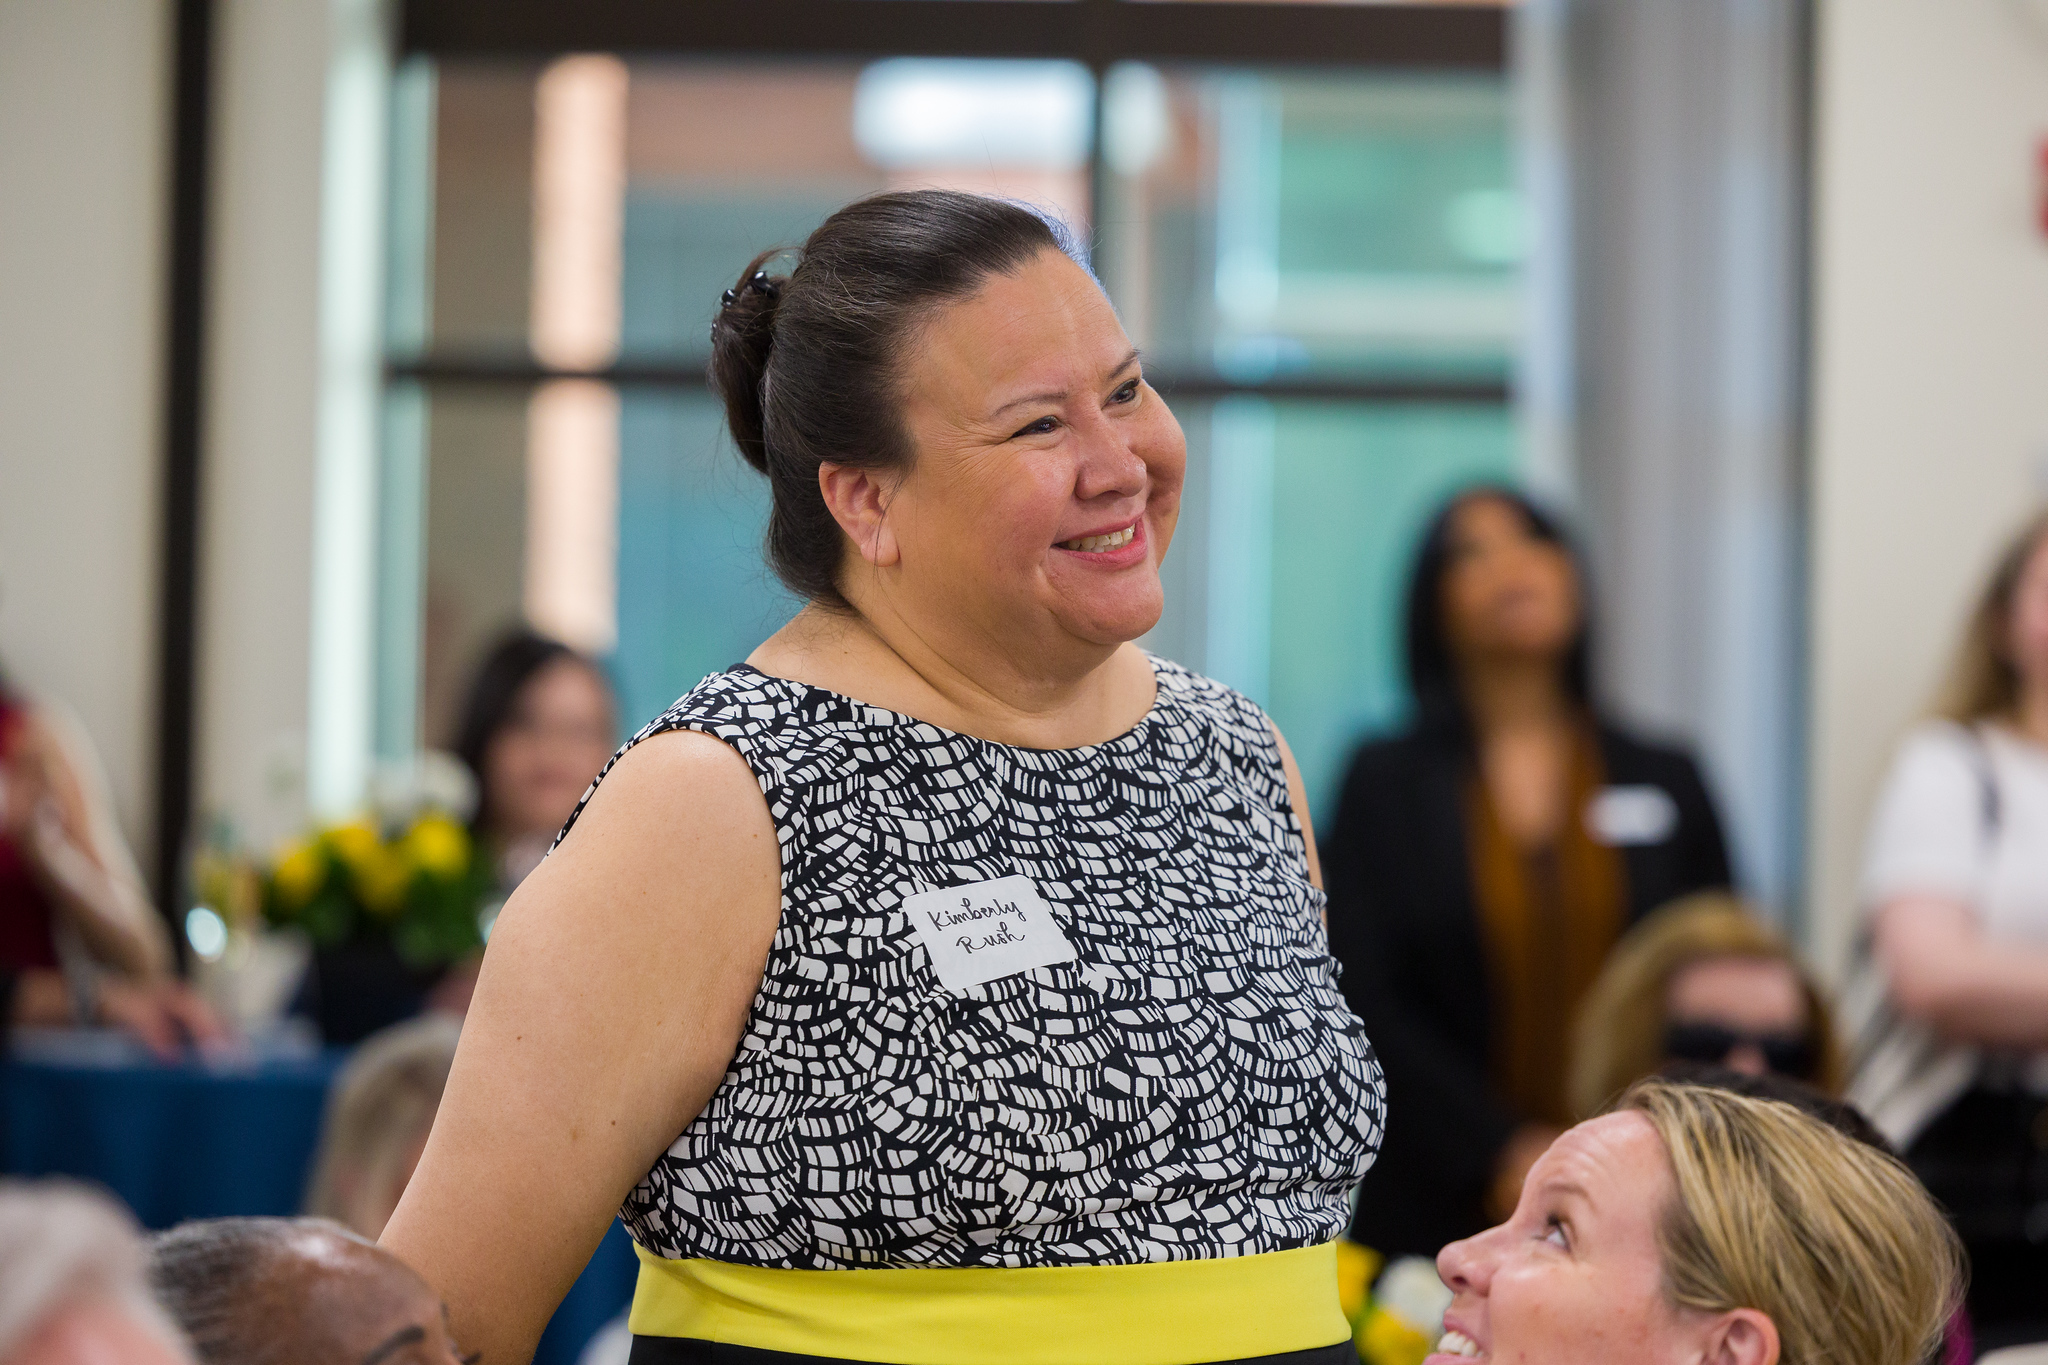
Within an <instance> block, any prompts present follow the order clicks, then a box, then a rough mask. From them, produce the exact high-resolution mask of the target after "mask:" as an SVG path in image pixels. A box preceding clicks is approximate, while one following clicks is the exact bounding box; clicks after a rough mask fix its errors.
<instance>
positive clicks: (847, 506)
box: [818, 463, 903, 569]
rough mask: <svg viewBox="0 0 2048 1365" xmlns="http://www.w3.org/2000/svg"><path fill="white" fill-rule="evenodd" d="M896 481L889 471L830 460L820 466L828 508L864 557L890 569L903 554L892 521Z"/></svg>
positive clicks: (819, 490)
mask: <svg viewBox="0 0 2048 1365" xmlns="http://www.w3.org/2000/svg"><path fill="white" fill-rule="evenodd" d="M895 484H896V480H895V478H894V477H893V476H892V473H891V471H888V470H882V469H856V468H854V467H853V466H851V465H843V464H830V463H825V464H820V465H819V466H818V492H819V493H820V494H821V495H823V497H824V499H825V507H826V510H828V511H830V512H831V513H832V520H834V521H836V522H838V523H839V529H840V530H842V531H844V532H846V538H847V539H848V540H851V541H852V542H853V548H854V549H855V550H856V551H858V552H859V554H860V557H861V558H862V559H865V560H866V561H867V562H868V563H870V564H872V565H874V566H875V567H876V568H878V569H886V568H890V567H892V566H893V565H895V564H896V562H897V561H898V560H900V559H901V558H902V557H903V553H902V548H901V547H900V546H898V545H897V543H896V536H895V533H894V532H893V531H892V530H891V529H890V528H889V524H888V515H889V502H890V499H891V498H893V497H894V496H895V493H896V488H895Z"/></svg>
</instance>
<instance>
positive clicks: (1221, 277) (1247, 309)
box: [1099, 63, 1522, 381]
mask: <svg viewBox="0 0 2048 1365" xmlns="http://www.w3.org/2000/svg"><path fill="white" fill-rule="evenodd" d="M1509 114H1510V108H1509V94H1508V89H1507V85H1506V82H1505V80H1504V79H1502V78H1501V77H1498V76H1484V75H1472V76H1462V75H1442V74H1437V75H1427V76H1424V75H1415V74H1385V73H1375V74H1364V73H1313V74H1282V73H1273V72H1263V71H1249V70H1235V71H1233V70H1218V69H1213V68H1212V69H1200V68H1192V69H1189V68H1180V69H1176V68H1167V69H1164V70H1160V69H1155V68H1152V67H1149V66H1144V65H1140V64H1136V63H1126V64H1124V65H1122V66H1119V67H1116V68H1115V69H1113V70H1112V71H1111V72H1110V75H1109V78H1108V81H1107V83H1106V84H1105V87H1104V99H1103V118H1104V125H1103V148H1104V153H1105V161H1106V164H1107V169H1108V171H1109V174H1108V175H1107V176H1106V177H1105V182H1104V191H1105V193H1104V212H1103V217H1102V232H1101V240H1100V249H1099V259H1100V261H1101V265H1102V272H1103V278H1104V279H1105V281H1107V283H1108V285H1109V288H1110V292H1111V294H1112V295H1113V296H1114V297H1115V298H1116V300H1117V302H1118V305H1119V307H1120V309H1121V310H1122V311H1123V316H1124V321H1125V325H1126V327H1127V328H1129V329H1130V331H1131V332H1132V335H1133V337H1134V338H1136V339H1137V340H1138V343H1139V344H1140V345H1141V346H1143V347H1144V348H1145V349H1146V350H1147V351H1148V352H1149V353H1150V354H1151V355H1153V356H1154V357H1155V358H1156V359H1158V360H1159V361H1161V362H1163V363H1164V364H1165V365H1166V366H1167V367H1169V368H1172V369H1175V370H1185V369H1195V370H1214V371H1217V372H1220V373H1222V374H1224V375H1227V376H1230V377H1233V378H1240V379H1259V378H1267V377H1271V376H1274V375H1285V374H1296V373H1314V374H1328V375H1331V376H1342V375H1355V376H1361V377H1365V376H1370V377H1389V378H1444V379H1455V380H1482V381H1483V380H1494V379H1500V378H1503V377H1505V376H1506V375H1507V373H1508V370H1509V367H1510V363H1511V357H1512V355H1513V351H1514V347H1515V338H1516V331H1517V327H1518V317H1517V310H1518V308H1519V289H1518V281H1519V270H1518V266H1519V261H1520V257H1521V254H1522V241H1521V205H1520V200H1519V198H1518V196H1517V194H1516V191H1515V189H1514V175H1513V157H1512V147H1511V136H1510V121H1509Z"/></svg>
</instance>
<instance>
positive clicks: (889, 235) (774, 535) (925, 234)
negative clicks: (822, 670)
mask: <svg viewBox="0 0 2048 1365" xmlns="http://www.w3.org/2000/svg"><path fill="white" fill-rule="evenodd" d="M1048 250H1050V251H1061V252H1067V253H1068V254H1072V253H1071V249H1070V246H1069V243H1068V241H1067V239H1066V235H1065V233H1064V232H1063V231H1062V230H1061V229H1060V228H1059V227H1058V226H1057V225H1056V224H1055V223H1052V222H1050V221H1048V220H1047V219H1045V218H1043V217H1041V216H1039V215H1038V214H1037V213H1035V212H1033V211H1032V210H1031V209H1029V208H1025V207H1024V206H1022V205H1019V204H1012V203H1008V202H1006V201H1004V200H1001V199H989V198H985V197H983V196H981V195H976V194H961V193H957V192H954V191H951V190H912V191H906V192H900V193H893V194H878V195H875V196H873V197H871V198H868V199H862V200H859V201H857V202H855V203H852V204H848V205H847V206H846V207H845V208H843V209H841V210H839V211H838V212H837V213H835V214H833V215H832V216H831V217H830V218H827V219H826V220H825V221H824V222H822V223H820V224H819V225H818V228H817V230H816V231H815V232H813V233H812V234H811V235H810V238H809V239H808V240H807V241H805V243H804V244H803V246H802V247H801V248H799V249H798V251H797V253H796V256H797V263H796V267H795V269H793V270H792V271H791V272H790V273H789V274H788V275H783V276H771V275H769V274H768V273H767V271H766V266H767V264H768V262H770V261H771V260H773V259H775V258H776V257H777V256H779V255H781V254H782V253H781V252H780V251H767V252H763V253H762V254H761V255H759V256H756V257H755V258H754V259H753V261H751V262H750V263H749V264H748V265H747V268H746V269H745V270H744V271H742V272H741V273H740V279H739V283H738V284H737V285H735V286H734V287H733V288H732V289H729V290H727V291H726V295H725V300H724V302H723V304H722V306H721V307H720V309H719V312H718V316H717V317H716V318H715V319H714V320H713V322H712V324H711V383H712V386H713V387H714V388H715V389H717V390H718V394H719V396H720V397H721V398H722V399H724V401H725V418H726V424H727V426H728V427H729V428H730V429H731V431H732V438H733V443H734V444H735V445H737V446H738V447H739V451H740V454H741V455H742V456H743V457H745V459H746V461H747V463H748V464H750V465H752V466H753V467H754V468H756V469H758V470H760V471H761V472H762V473H763V474H765V475H767V476H768V486H769V490H770V492H771V494H772V495H773V499H774V510H773V511H772V512H771V513H770V515H769V519H768V546H767V549H768V561H769V563H771V564H773V565H774V566H775V572H776V573H777V574H778V575H780V576H781V578H782V581H783V582H784V583H787V584H788V585H789V586H790V588H791V589H792V590H793V591H795V592H798V593H800V594H802V595H803V596H804V597H806V598H809V599H810V600H811V601H813V602H818V603H821V604H824V605H828V606H839V607H843V606H844V605H845V604H846V601H845V598H844V597H842V596H841V595H840V592H839V583H838V579H839V563H840V555H841V552H842V539H843V537H842V535H841V532H840V530H839V524H838V523H837V522H836V521H834V520H833V519H832V514H831V512H830V511H829V510H827V508H826V506H825V499H824V496H823V494H821V493H820V492H819V489H818V466H819V465H821V464H825V463H827V462H830V463H833V464H841V465H851V466H853V467H855V468H860V469H890V468H896V467H900V466H901V465H903V464H905V463H907V462H908V461H909V459H910V453H911V452H910V442H909V438H908V436H907V435H906V433H905V432H904V430H903V420H902V416H903V414H902V408H903V404H902V397H901V394H900V391H899V389H900V385H899V382H898V381H899V371H900V364H901V360H902V353H903V349H904V344H905V342H906V340H907V338H908V337H909V335H910V333H911V331H912V329H913V327H914V326H915V324H916V323H917V322H918V321H919V320H920V319H921V318H922V317H923V316H924V315H925V314H927V313H928V312H929V311H930V310H931V309H932V308H933V307H935V306H937V305H939V304H941V303H945V302H947V301H949V300H953V299H959V298H963V297H965V296H966V295H968V294H971V293H973V292H974V291H975V290H976V289H978V288H980V287H981V285H982V283H983V282H984V281H986V280H987V279H988V278H989V277H990V276H992V275H1001V274H1007V273H1008V272H1010V271H1012V270H1015V269H1016V268H1018V267H1019V266H1021V265H1023V264H1024V263H1025V262H1026V261H1029V260H1030V259H1031V258H1032V257H1034V256H1036V255H1038V254H1039V253H1040V252H1042V251H1048Z"/></svg>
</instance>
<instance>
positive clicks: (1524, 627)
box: [1443, 495, 1579, 663]
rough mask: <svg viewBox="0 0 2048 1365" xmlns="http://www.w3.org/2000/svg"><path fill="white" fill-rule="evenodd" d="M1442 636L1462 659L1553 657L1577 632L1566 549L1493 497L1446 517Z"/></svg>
mask: <svg viewBox="0 0 2048 1365" xmlns="http://www.w3.org/2000/svg"><path fill="white" fill-rule="evenodd" d="M1443 611H1444V633H1445V635H1446V637H1447V639H1448V640H1449V643H1450V647H1451V654H1452V656H1453V657H1454V658H1456V659H1458V660H1459V661H1460V662H1461V663H1465V662H1477V661H1481V660H1486V659H1501V658H1528V657H1538V658H1553V659H1554V658H1557V657H1559V656H1561V655H1563V653H1564V652H1565V650H1566V649H1568V648H1569V647H1570V646H1571V642H1572V638H1573V637H1574V636H1575V635H1576V634H1577V633H1578V629H1579V584H1578V576H1577V575H1576V574H1575V573H1574V572H1573V571H1572V562H1571V556H1570V555H1568V554H1566V553H1565V551H1564V547H1562V546H1560V545H1558V544H1556V543H1554V542H1552V541H1547V540H1542V539H1540V538H1538V537H1537V536H1536V535H1535V534H1534V533H1533V532H1532V531H1531V530H1530V528H1529V524H1528V523H1527V522H1526V521H1525V520H1524V519H1523V517H1522V514H1521V512H1520V511H1519V510H1518V509H1516V508H1515V507H1513V506H1512V505H1510V504H1509V503H1506V502H1503V501H1502V500H1501V499H1499V498H1492V497H1486V496H1483V495H1482V496H1479V497H1474V498H1471V499H1468V500H1467V501H1466V502H1464V503H1463V504H1461V505H1460V506H1459V507H1458V509H1457V510H1456V511H1455V512H1453V513H1452V514H1451V527H1450V563H1449V565H1448V568H1447V570H1446V572H1445V574H1444V578H1443Z"/></svg>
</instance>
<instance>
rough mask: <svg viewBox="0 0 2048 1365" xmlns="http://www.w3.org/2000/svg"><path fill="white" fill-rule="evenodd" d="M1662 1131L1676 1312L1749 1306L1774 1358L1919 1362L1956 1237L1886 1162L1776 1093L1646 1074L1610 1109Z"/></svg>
mask: <svg viewBox="0 0 2048 1365" xmlns="http://www.w3.org/2000/svg"><path fill="white" fill-rule="evenodd" d="M1619 1108H1620V1109H1623V1110H1633V1111H1634V1112H1636V1113H1639V1114H1641V1115H1642V1116H1643V1117H1644V1118H1646V1119H1648V1120H1649V1121H1650V1124H1651V1126H1652V1127H1654V1128H1656V1130H1657V1135H1658V1136H1659V1137H1661V1138H1662V1139H1663V1140H1664V1150H1665V1153H1666V1155H1668V1156H1669V1157H1670V1160H1671V1169H1672V1174H1673V1175H1674V1176H1675V1177H1676V1182H1677V1187H1678V1198H1677V1199H1676V1201H1675V1202H1674V1203H1673V1204H1672V1206H1671V1207H1670V1208H1669V1209H1667V1210H1665V1214H1664V1218H1663V1221H1662V1223H1661V1225H1660V1226H1659V1228H1658V1234H1657V1242H1658V1249H1659V1252H1660V1254H1661V1256H1662V1259H1663V1266H1664V1292H1665V1295H1666V1297H1667V1298H1668V1299H1669V1300H1670V1302H1671V1304H1672V1306H1673V1307H1675V1308H1679V1309H1692V1310H1695V1311H1698V1312H1702V1313H1725V1312H1728V1311H1730V1310H1732V1309H1737V1308H1753V1309H1756V1310H1757V1311H1759V1312H1761V1313H1763V1314H1765V1315H1766V1316H1768V1317H1769V1318H1770V1320H1771V1322H1772V1323H1773V1324H1774V1325H1775V1326H1776V1327H1777V1329H1778V1341H1779V1354H1778V1361H1779V1365H1920V1363H1921V1362H1922V1361H1924V1360H1926V1359H1927V1358H1928V1357H1929V1355H1930V1353H1931V1352H1932V1351H1933V1349H1934V1347H1935V1345H1936V1344H1937V1343H1938V1342H1939V1341H1940V1339H1941V1333H1942V1328H1943V1326H1944V1324H1946V1322H1947V1321H1948V1317H1949V1314H1950V1313H1952V1312H1953V1311H1954V1310H1955V1306H1956V1304H1957V1303H1958V1302H1959V1301H1960V1298H1961V1293H1962V1266H1963V1260H1962V1246H1961V1243H1959V1242H1958V1241H1957V1240H1956V1235H1955V1233H1954V1232H1953V1231H1952V1230H1951V1229H1950V1228H1949V1225H1948V1220H1947V1219H1946V1218H1944V1217H1943V1216H1942V1213H1941V1210H1940V1209H1939V1208H1937V1207H1936V1206H1935V1203H1934V1200H1933V1199H1932V1198H1930V1197H1929V1196H1928V1193H1927V1191H1926V1190H1925V1189H1923V1188H1922V1187H1921V1185H1920V1182H1919V1181H1918V1180H1916V1179H1914V1177H1913V1173H1912V1172H1911V1171H1908V1170H1907V1169H1906V1168H1905V1166H1904V1165H1903V1164H1902V1163H1900V1162H1899V1161H1898V1159H1897V1158H1895V1157H1892V1156H1890V1155H1889V1154H1887V1153H1885V1152H1881V1151H1879V1150H1878V1149H1877V1148H1875V1147H1871V1146H1868V1145H1866V1144H1864V1143H1861V1142H1857V1141H1855V1140H1854V1139H1852V1138H1849V1137H1847V1136H1845V1135H1843V1134H1842V1133H1840V1132H1838V1131H1836V1130H1835V1129H1833V1128H1830V1127H1829V1126H1828V1125H1827V1124H1825V1123H1822V1122H1821V1121H1820V1120H1819V1119H1816V1118H1813V1117H1811V1116H1809V1115H1807V1114H1803V1113H1801V1112H1800V1111H1799V1110H1797V1109H1795V1108H1794V1107H1792V1106H1791V1105H1789V1104H1784V1103H1781V1102H1779V1101H1777V1100H1760V1099H1751V1098H1749V1097H1748V1096H1746V1095H1737V1094H1733V1093H1731V1092H1729V1091H1726V1090H1716V1089H1712V1088H1710V1087H1707V1086H1699V1085H1678V1084H1674V1083H1672V1082H1669V1081H1654V1080H1653V1081H1644V1082H1642V1083H1641V1084H1639V1085H1637V1086H1635V1087H1634V1088H1633V1089H1631V1090H1630V1091H1629V1092H1628V1094H1626V1095H1624V1096H1623V1097H1622V1100H1621V1104H1620V1106H1619Z"/></svg>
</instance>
